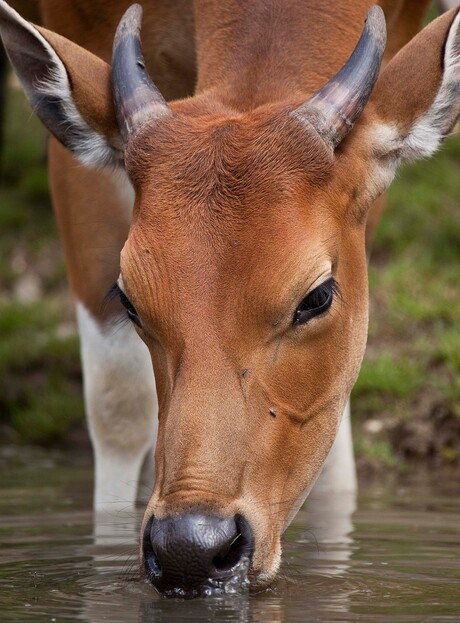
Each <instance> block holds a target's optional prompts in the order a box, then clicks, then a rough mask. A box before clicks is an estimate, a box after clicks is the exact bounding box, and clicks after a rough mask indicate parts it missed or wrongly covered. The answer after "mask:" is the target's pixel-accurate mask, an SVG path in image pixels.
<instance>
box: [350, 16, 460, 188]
mask: <svg viewBox="0 0 460 623" xmlns="http://www.w3.org/2000/svg"><path fill="white" fill-rule="evenodd" d="M459 115H460V11H459V9H458V8H457V9H453V10H451V11H449V12H448V13H445V14H444V15H442V16H441V17H439V18H438V19H436V20H435V21H434V22H432V23H431V24H429V25H428V26H427V27H426V28H424V29H423V30H422V31H421V32H420V33H419V34H418V35H417V36H416V37H414V39H412V41H410V42H409V43H408V44H407V45H406V46H404V48H402V50H401V51H400V52H399V53H398V54H397V55H396V56H395V57H394V58H393V59H392V60H391V61H390V63H389V64H388V65H387V66H386V67H385V69H384V70H383V71H382V73H381V74H380V76H379V79H378V81H377V84H376V86H375V89H374V91H373V93H372V95H371V98H370V100H369V103H368V106H367V108H366V109H365V114H364V115H363V116H362V118H361V120H360V123H358V124H357V126H356V128H355V132H351V134H350V136H349V139H350V140H349V144H348V145H347V146H346V148H347V151H349V150H350V149H351V150H353V151H354V152H355V153H356V151H359V152H360V153H361V154H363V155H364V159H365V161H366V162H367V166H366V169H367V171H370V175H371V176H372V178H373V179H371V180H370V188H371V195H372V197H370V198H371V199H375V198H376V196H377V195H378V194H380V193H381V192H383V191H384V190H386V188H387V187H388V186H389V184H390V183H391V181H392V179H393V177H394V175H395V172H396V169H397V166H398V165H399V164H401V163H404V162H408V161H412V160H416V159H417V158H423V157H427V156H431V155H432V154H433V153H434V152H435V151H436V150H437V149H438V147H439V146H440V144H441V142H442V141H443V140H444V139H445V138H446V136H447V135H448V134H449V132H450V131H451V130H452V129H453V127H454V125H455V122H456V120H457V119H458V117H459ZM369 162H371V163H375V164H376V166H374V165H373V164H372V166H370V167H369V166H368V164H369Z"/></svg>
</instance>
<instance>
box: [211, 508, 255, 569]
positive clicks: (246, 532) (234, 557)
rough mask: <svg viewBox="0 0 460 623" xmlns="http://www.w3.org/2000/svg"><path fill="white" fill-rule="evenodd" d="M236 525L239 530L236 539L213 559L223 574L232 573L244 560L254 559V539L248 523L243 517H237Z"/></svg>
mask: <svg viewBox="0 0 460 623" xmlns="http://www.w3.org/2000/svg"><path fill="white" fill-rule="evenodd" d="M235 524H236V528H237V532H236V535H235V537H234V538H233V540H232V541H231V542H230V543H228V544H227V545H226V546H225V547H223V548H222V550H221V551H220V552H219V553H218V554H217V555H216V556H215V557H214V559H213V564H214V566H215V568H216V569H217V570H218V571H221V572H222V571H224V572H225V571H230V570H232V569H233V568H234V567H235V566H236V565H237V564H238V563H239V562H240V561H241V560H243V559H244V558H247V559H250V558H251V557H252V552H253V549H254V543H253V541H254V539H253V536H252V531H251V529H250V527H249V525H248V523H247V521H246V520H245V519H244V518H243V517H242V516H241V515H237V516H236V517H235Z"/></svg>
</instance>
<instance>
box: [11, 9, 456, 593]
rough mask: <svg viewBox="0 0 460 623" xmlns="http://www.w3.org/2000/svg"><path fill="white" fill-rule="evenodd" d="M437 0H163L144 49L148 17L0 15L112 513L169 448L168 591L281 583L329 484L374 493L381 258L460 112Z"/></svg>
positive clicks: (153, 515)
mask: <svg viewBox="0 0 460 623" xmlns="http://www.w3.org/2000/svg"><path fill="white" fill-rule="evenodd" d="M427 4H428V3H427V2H425V1H414V0H382V2H381V3H380V7H371V2H369V1H368V0H353V2H351V1H346V0H341V1H337V2H328V3H324V2H318V1H316V0H311V1H306V0H283V1H282V0H244V1H243V0H226V1H225V2H222V1H219V2H218V1H216V0H195V2H191V1H188V0H176V1H175V2H171V1H166V0H165V1H163V0H156V1H155V2H153V1H149V2H146V3H145V6H144V18H143V21H142V24H143V26H142V33H140V26H141V9H140V7H138V6H133V7H131V8H129V9H128V5H129V3H128V2H127V1H117V2H107V1H105V0H91V1H90V0H74V1H73V2H62V0H59V2H58V1H57V0H43V1H42V3H41V8H42V15H43V20H44V24H45V26H46V28H43V27H38V26H33V25H30V24H29V23H28V22H26V21H25V20H24V19H23V18H21V17H20V15H18V14H17V13H16V12H14V11H13V10H12V9H11V8H10V7H9V6H8V4H7V3H6V2H4V1H1V2H0V30H1V34H2V37H3V41H4V44H5V48H6V50H7V52H8V54H9V57H10V59H11V61H12V64H13V66H14V68H15V70H16V72H17V74H18V76H19V78H20V80H21V82H22V85H23V87H24V90H25V92H26V94H27V96H28V98H29V100H30V101H31V103H32V105H33V107H34V109H35V110H36V112H37V114H38V115H39V116H40V118H41V119H42V120H43V122H44V123H45V125H46V126H47V127H48V129H49V130H50V132H51V133H52V135H53V137H54V138H51V141H50V148H49V168H50V179H51V188H52V193H53V199H54V205H55V209H56V215H57V219H58V223H59V227H60V232H61V238H62V244H63V248H64V252H65V256H66V261H67V266H68V273H69V279H70V283H71V287H72V290H73V293H74V296H75V299H76V305H77V318H78V325H79V330H80V336H81V348H82V362H83V370H84V381H85V399H86V408H87V415H88V424H89V430H90V433H91V438H92V442H93V447H94V452H95V465H96V474H95V506H96V507H98V508H99V507H104V506H106V505H109V506H110V507H112V508H113V504H114V502H115V503H116V502H119V503H120V504H121V505H123V506H126V504H127V503H128V504H129V503H134V501H135V492H134V487H133V486H132V483H133V482H137V479H138V477H139V472H140V469H141V465H142V463H143V461H144V460H145V459H146V457H149V456H151V454H152V451H153V449H155V486H154V489H153V493H152V496H151V498H150V500H149V502H148V504H147V508H146V511H145V518H144V522H143V526H142V538H141V543H142V545H141V559H142V564H143V568H144V569H145V572H146V574H147V577H148V578H149V579H150V581H151V582H152V584H153V585H154V586H156V587H157V588H158V589H159V590H160V591H162V592H164V593H165V594H172V595H177V594H181V595H198V594H202V593H203V592H206V591H209V590H212V591H219V590H221V591H224V590H225V587H226V584H227V582H228V581H229V578H232V577H234V576H235V574H236V575H238V577H241V578H243V583H244V582H245V581H246V579H247V578H249V579H250V582H251V585H252V586H253V587H254V588H259V587H262V586H265V585H267V584H268V583H270V582H271V581H272V580H273V578H274V577H275V575H276V572H277V569H278V567H279V562H280V555H281V546H280V538H281V534H282V532H283V530H284V529H285V527H286V526H287V525H288V524H289V522H290V521H291V519H292V518H293V516H294V515H295V513H296V511H297V509H298V508H299V506H300V505H301V504H302V503H303V501H304V500H305V498H306V497H307V495H308V493H309V491H310V490H311V488H312V486H313V484H314V483H315V481H316V479H317V478H318V476H319V474H320V473H321V470H322V469H323V473H322V474H321V476H320V485H321V486H322V487H323V488H324V489H327V490H329V491H330V492H331V495H334V492H336V491H340V490H345V489H351V490H353V489H354V488H355V487H356V478H355V472H354V463H353V456H352V444H351V431H350V424H349V417H347V414H348V413H349V412H348V408H347V401H348V397H349V394H350V391H351V388H352V386H353V384H354V382H355V379H356V376H357V374H358V371H359V367H360V364H361V360H362V357H363V353H364V349H365V343H366V336H367V317H368V296H367V270H366V250H367V249H366V241H367V246H368V244H369V241H370V240H371V238H372V233H373V230H374V228H375V226H376V223H377V221H378V216H379V213H380V210H381V202H380V203H379V197H381V195H382V193H384V191H385V190H386V189H387V187H388V186H389V184H390V183H391V181H392V179H393V177H394V175H395V172H396V169H397V167H398V166H399V165H400V164H401V163H403V162H406V161H409V160H413V159H415V158H417V157H422V156H428V155H430V154H431V153H433V152H434V151H435V150H436V149H437V147H438V146H439V144H440V143H441V141H442V140H443V139H444V138H445V136H446V135H447V134H448V132H449V131H450V130H451V128H452V127H453V125H454V123H455V121H456V119H457V117H458V115H459V112H460V97H459V91H460V16H459V13H458V10H456V9H453V10H451V11H449V12H447V13H446V14H445V15H443V16H442V17H440V18H438V19H437V20H436V21H435V22H433V23H432V24H431V25H429V26H428V27H426V28H425V29H424V30H423V31H422V32H421V33H420V34H418V35H417V36H415V37H414V35H415V34H416V32H417V30H418V29H419V27H420V24H421V21H422V18H423V15H424V12H425V9H426V7H427ZM382 9H383V10H382ZM125 11H126V13H125ZM123 14H124V16H123ZM122 16H123V17H122ZM366 16H367V18H366ZM120 20H121V21H120ZM365 20H366V22H365V25H364V28H363V24H364V21H365ZM385 22H386V24H387V25H388V27H389V28H388V32H389V35H388V42H387V44H386V47H385V42H386V27H385ZM118 23H119V26H118V29H117V32H116V35H115V38H114V34H115V29H116V25H117V24H118ZM56 33H58V34H56ZM141 36H142V45H141ZM413 37H414V38H413ZM113 41H114V45H113V52H112V42H113ZM384 50H386V52H385V53H384ZM398 51H399V52H398ZM110 64H111V65H110ZM381 67H383V69H382V70H381ZM380 70H381V71H380ZM109 291H110V292H111V296H110V302H109V303H108V304H106V305H103V302H104V300H105V299H106V298H107V293H108V292H109ZM121 316H122V317H127V320H128V323H127V324H125V325H123V326H122V327H121V328H118V329H117V330H116V331H115V332H114V331H113V330H111V320H112V319H113V318H118V317H121ZM152 362H153V370H154V374H153V372H152ZM154 379H155V380H154ZM155 383H156V394H155ZM156 395H157V396H158V400H157V399H156ZM157 405H158V406H157ZM334 440H335V443H334ZM333 444H334V446H333ZM332 446H333V448H332V451H331V447H332ZM325 462H326V465H325ZM324 465H325V467H324Z"/></svg>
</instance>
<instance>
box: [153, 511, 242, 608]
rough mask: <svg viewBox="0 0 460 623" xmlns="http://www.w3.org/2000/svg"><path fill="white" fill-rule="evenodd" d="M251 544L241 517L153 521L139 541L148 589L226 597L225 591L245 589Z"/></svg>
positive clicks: (205, 517)
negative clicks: (223, 593)
mask: <svg viewBox="0 0 460 623" xmlns="http://www.w3.org/2000/svg"><path fill="white" fill-rule="evenodd" d="M253 541H254V539H253V536H252V531H251V528H250V527H249V524H248V522H247V521H246V520H245V519H244V518H243V517H241V516H240V515H237V516H235V517H228V518H223V519H222V518H220V517H212V516H208V515H201V514H195V513H193V514H192V513H191V514H187V515H182V516H181V517H171V518H167V519H156V518H154V517H152V518H151V519H150V520H149V522H148V523H147V525H146V528H145V532H144V539H143V550H144V561H145V568H146V571H147V574H148V577H149V579H150V581H151V582H152V584H153V585H154V586H155V587H156V588H157V589H158V590H159V591H160V592H162V593H164V594H166V595H174V596H183V597H194V596H197V595H203V594H204V595H206V594H218V593H222V592H228V589H229V586H230V587H231V588H232V590H234V589H238V588H239V587H240V586H244V585H246V584H247V572H248V568H249V564H250V560H251V556H252V551H253Z"/></svg>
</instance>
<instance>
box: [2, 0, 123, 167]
mask: <svg viewBox="0 0 460 623" xmlns="http://www.w3.org/2000/svg"><path fill="white" fill-rule="evenodd" d="M0 35H1V37H2V39H3V43H4V46H5V49H6V51H7V54H8V56H9V58H10V61H11V63H12V65H13V67H14V69H15V71H16V73H17V75H18V77H19V80H20V82H21V84H22V87H23V89H24V91H25V93H26V96H27V98H28V100H29V102H30V104H31V106H32V108H33V109H34V111H35V112H36V113H37V115H38V116H39V117H40V119H41V120H42V122H43V123H44V124H45V126H46V127H47V128H48V130H49V131H50V132H51V133H52V134H53V135H54V136H55V137H56V138H57V139H58V140H59V141H60V142H61V143H62V144H63V145H64V146H65V147H67V148H68V149H69V150H70V151H72V152H73V153H74V155H75V156H76V157H77V158H78V159H79V160H80V161H81V162H83V163H84V164H86V165H88V166H108V165H114V164H117V163H121V162H122V160H123V142H122V140H121V137H120V135H119V130H118V125H117V121H116V116H115V112H114V108H113V102H112V88H111V69H110V66H109V65H108V64H107V63H105V62H104V61H102V60H101V59H100V58H98V57H97V56H94V55H93V54H91V53H90V52H88V51H87V50H84V49H83V48H81V47H80V46H78V45H76V44H75V43H72V42H71V41H69V40H68V39H66V38H64V37H61V36H60V35H57V34H56V33H53V32H50V31H48V30H46V29H45V28H41V27H37V26H33V25H32V24H30V23H29V22H27V21H26V20H24V19H23V18H22V17H21V16H20V15H19V14H18V13H16V11H14V10H13V9H12V8H11V7H10V6H9V5H8V4H7V3H6V2H4V1H3V0H0Z"/></svg>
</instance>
